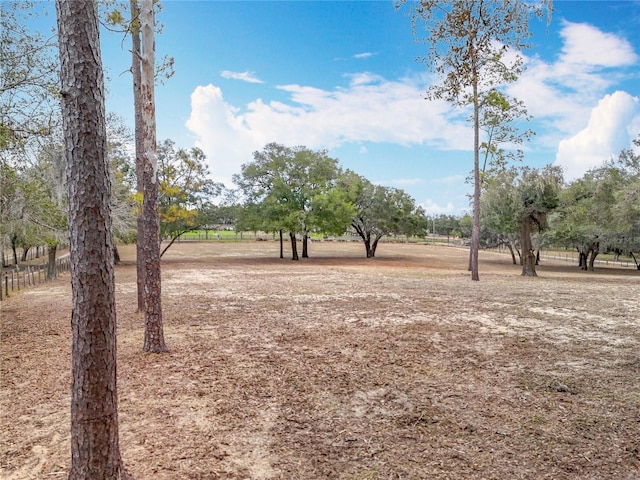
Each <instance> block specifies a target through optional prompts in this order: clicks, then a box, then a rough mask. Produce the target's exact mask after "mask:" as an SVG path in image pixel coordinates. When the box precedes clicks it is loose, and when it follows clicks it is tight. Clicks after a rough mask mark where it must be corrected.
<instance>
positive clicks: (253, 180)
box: [234, 143, 352, 260]
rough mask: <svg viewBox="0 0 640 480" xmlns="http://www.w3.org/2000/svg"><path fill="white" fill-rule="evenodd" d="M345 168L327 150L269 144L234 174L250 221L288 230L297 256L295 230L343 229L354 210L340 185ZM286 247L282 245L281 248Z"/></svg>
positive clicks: (305, 235)
mask: <svg viewBox="0 0 640 480" xmlns="http://www.w3.org/2000/svg"><path fill="white" fill-rule="evenodd" d="M340 176H341V169H340V167H339V165H338V161H337V160H336V159H333V158H331V157H329V156H328V155H327V152H326V151H323V150H321V151H313V150H310V149H308V148H306V147H301V146H300V147H294V148H290V147H285V146H283V145H279V144H277V143H270V144H268V145H266V146H265V148H264V149H263V150H262V151H261V152H255V153H254V160H253V162H251V163H247V164H244V165H243V166H242V172H241V174H237V175H235V176H234V183H235V184H236V185H238V187H239V189H240V191H241V192H242V193H243V195H244V199H245V207H246V216H245V219H244V222H245V225H247V226H251V227H253V228H252V229H255V230H263V231H266V232H279V231H281V230H284V231H287V232H289V237H290V240H291V249H292V259H293V260H298V249H297V240H296V235H297V234H300V235H301V236H302V238H303V252H302V256H303V257H306V256H308V246H307V239H308V235H309V234H310V233H311V232H314V231H331V232H336V231H339V230H340V229H341V227H342V232H344V231H345V230H346V228H347V226H348V220H349V219H350V214H351V213H352V212H351V210H350V207H349V205H348V204H347V203H343V201H344V200H345V197H344V194H343V193H342V192H341V191H338V190H336V189H338V188H339V182H340ZM281 251H282V249H281Z"/></svg>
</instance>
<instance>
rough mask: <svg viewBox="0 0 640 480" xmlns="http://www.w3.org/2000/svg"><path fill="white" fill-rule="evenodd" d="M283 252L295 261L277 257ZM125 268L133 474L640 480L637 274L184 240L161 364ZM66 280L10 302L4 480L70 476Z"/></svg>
mask: <svg viewBox="0 0 640 480" xmlns="http://www.w3.org/2000/svg"><path fill="white" fill-rule="evenodd" d="M285 253H286V254H288V251H286V252H285ZM121 255H122V257H123V260H124V263H123V264H122V265H120V266H118V267H117V268H116V280H117V302H118V307H117V308H118V382H119V383H118V386H119V396H120V404H119V414H120V415H119V419H120V444H121V450H122V454H123V458H124V462H125V465H126V467H127V469H128V470H129V471H130V473H132V474H133V475H134V476H135V477H136V478H137V479H256V480H266V479H293V480H312V479H350V480H351V479H353V480H355V479H581V480H582V479H593V480H595V479H640V272H637V271H635V270H633V269H621V270H614V269H605V268H601V269H599V270H598V271H596V272H589V273H587V272H581V271H579V270H578V269H577V267H575V266H573V265H567V264H552V263H546V262H545V264H544V265H541V266H540V267H539V270H538V272H539V275H540V276H539V277H538V278H524V277H521V276H520V275H519V273H520V271H519V267H516V266H513V265H510V259H509V257H507V256H505V255H500V254H497V253H488V252H481V256H480V260H481V267H480V276H481V281H480V282H472V281H471V280H470V278H469V273H468V272H467V271H466V264H467V255H468V253H467V251H466V250H464V249H460V248H451V247H449V248H448V247H436V246H425V245H414V244H411V245H409V244H394V245H391V244H383V245H381V246H380V247H379V249H378V258H375V259H369V260H368V259H366V258H364V247H363V246H362V245H361V244H359V243H353V244H350V243H329V242H326V243H325V242H314V243H313V244H312V245H311V250H310V255H311V258H309V259H302V260H301V261H299V262H292V261H291V260H289V259H279V258H278V244H277V243H274V242H248V243H233V244H222V243H186V242H185V243H179V244H176V245H174V246H173V247H171V249H170V250H169V251H168V252H167V254H166V255H165V258H164V259H163V264H162V268H163V309H164V322H165V336H166V340H167V344H168V346H169V348H170V349H171V352H170V353H169V354H164V355H155V354H145V353H143V352H142V343H143V321H144V318H143V315H141V314H139V313H136V311H135V307H136V293H135V292H136V287H135V266H134V262H133V255H134V250H133V249H132V248H131V247H123V248H122V249H121ZM70 316H71V313H70V285H69V279H68V276H67V277H63V278H61V279H59V280H57V281H55V282H50V283H47V284H43V285H40V286H37V287H32V288H30V289H28V290H26V291H23V292H21V293H20V294H18V295H14V296H13V297H11V298H10V299H9V300H6V301H4V302H1V303H0V341H1V381H0V383H1V385H0V386H1V392H0V402H1V403H0V410H1V415H2V416H1V418H0V431H1V434H0V435H1V436H0V478H2V479H6V480H18V479H51V478H64V476H65V475H66V474H67V470H68V467H69V461H70V447H69V388H70V387H69V385H70V356H69V353H70V350H71V345H70V343H71V339H70V333H71V332H70Z"/></svg>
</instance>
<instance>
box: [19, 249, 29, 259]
mask: <svg viewBox="0 0 640 480" xmlns="http://www.w3.org/2000/svg"><path fill="white" fill-rule="evenodd" d="M29 250H30V248H29V247H23V248H22V255H21V256H20V261H21V262H26V261H27V255H28V254H29Z"/></svg>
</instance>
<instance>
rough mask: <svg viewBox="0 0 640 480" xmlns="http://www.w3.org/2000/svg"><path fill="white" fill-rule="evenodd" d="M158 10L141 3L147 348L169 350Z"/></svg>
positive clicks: (150, 1)
mask: <svg viewBox="0 0 640 480" xmlns="http://www.w3.org/2000/svg"><path fill="white" fill-rule="evenodd" d="M154 30H155V13H154V10H153V0H142V3H141V5H140V33H141V41H142V50H141V56H140V67H141V68H140V72H141V76H140V101H141V107H142V109H141V110H142V132H141V133H142V138H143V140H142V155H143V162H144V167H143V173H142V191H143V199H142V216H143V222H144V227H143V231H144V239H143V241H144V247H143V249H144V294H145V295H144V314H145V328H144V351H145V352H154V353H162V352H166V351H168V349H167V346H166V344H165V341H164V330H163V325H162V285H161V275H160V214H159V212H158V174H157V171H158V159H157V155H156V110H155V109H156V106H155V72H154V67H155V50H156V46H155V39H154Z"/></svg>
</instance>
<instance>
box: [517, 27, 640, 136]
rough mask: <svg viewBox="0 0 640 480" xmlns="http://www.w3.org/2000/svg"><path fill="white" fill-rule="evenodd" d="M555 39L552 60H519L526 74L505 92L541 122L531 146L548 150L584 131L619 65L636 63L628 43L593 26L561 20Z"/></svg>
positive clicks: (617, 74)
mask: <svg viewBox="0 0 640 480" xmlns="http://www.w3.org/2000/svg"><path fill="white" fill-rule="evenodd" d="M560 35H561V37H562V39H563V41H564V43H563V46H562V50H561V53H560V55H559V56H558V58H557V59H556V60H555V61H554V62H551V63H549V62H545V61H543V60H542V59H540V58H538V57H533V58H532V57H525V62H526V67H527V70H526V71H525V72H524V74H523V75H522V76H521V77H520V78H519V79H518V81H517V82H516V83H515V84H513V85H512V86H510V87H509V94H510V95H513V96H515V97H517V98H518V99H520V100H523V101H524V103H525V105H526V106H527V110H528V112H529V113H530V114H531V115H533V117H534V119H535V120H542V122H543V123H538V124H537V128H536V130H537V131H536V133H537V134H538V135H537V139H536V142H537V143H538V144H539V145H541V146H545V147H548V148H555V147H557V145H558V143H559V142H560V141H561V140H562V139H566V138H567V136H569V135H574V134H575V133H576V132H577V131H578V130H579V129H580V128H584V127H585V125H586V122H587V119H588V118H589V117H590V115H591V111H592V109H593V105H594V104H596V102H598V101H599V100H600V99H602V98H603V97H604V96H605V95H606V94H607V93H611V91H612V90H613V88H614V86H615V85H616V84H617V83H618V82H619V81H620V79H621V75H623V74H624V68H625V67H630V68H633V67H634V66H636V65H637V62H638V55H637V54H636V53H635V52H634V51H633V47H632V45H631V44H630V43H629V41H627V40H626V39H624V38H622V37H620V36H617V35H614V34H611V33H606V32H603V31H601V30H599V29H598V28H596V27H594V26H591V25H588V24H577V23H571V22H567V21H564V22H563V24H562V29H561V32H560Z"/></svg>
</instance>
